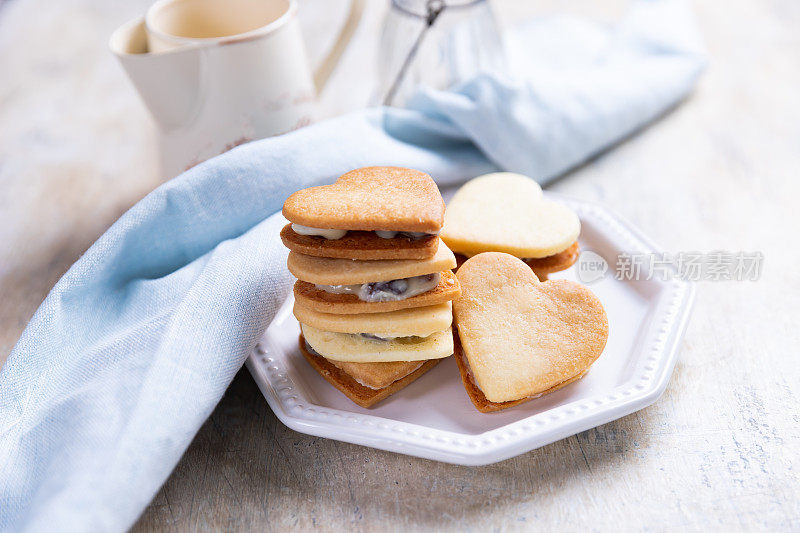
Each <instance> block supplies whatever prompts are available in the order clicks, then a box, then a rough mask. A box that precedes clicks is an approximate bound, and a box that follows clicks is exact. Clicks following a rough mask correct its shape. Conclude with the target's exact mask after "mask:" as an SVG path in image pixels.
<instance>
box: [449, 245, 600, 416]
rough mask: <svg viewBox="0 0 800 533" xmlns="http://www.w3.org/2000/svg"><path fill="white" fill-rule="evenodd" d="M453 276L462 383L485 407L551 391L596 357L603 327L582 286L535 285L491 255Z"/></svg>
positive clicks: (518, 268) (504, 257)
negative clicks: (455, 278)
mask: <svg viewBox="0 0 800 533" xmlns="http://www.w3.org/2000/svg"><path fill="white" fill-rule="evenodd" d="M457 275H458V280H459V282H460V283H461V296H460V297H459V298H457V299H456V300H455V301H454V302H453V313H454V318H455V324H456V327H457V328H458V336H459V339H460V341H461V342H460V344H461V347H462V349H463V353H464V356H465V358H466V361H467V362H468V363H469V367H468V373H469V374H471V376H468V377H469V378H471V379H472V380H473V381H474V384H475V385H477V387H478V389H480V391H481V392H482V393H483V395H484V396H485V399H486V400H488V402H492V403H494V404H497V403H502V402H514V401H515V400H520V399H523V398H532V397H536V396H537V395H541V394H542V393H546V392H550V391H551V390H555V389H556V388H558V387H559V386H560V385H562V384H564V383H566V382H568V381H570V380H574V379H575V378H578V377H580V376H581V375H582V374H583V373H584V372H586V370H587V369H588V368H589V366H590V365H591V364H592V363H594V361H595V360H596V359H597V358H598V357H599V356H600V354H601V353H602V351H603V348H604V347H605V345H606V340H607V339H608V319H607V318H606V313H605V310H604V309H603V306H602V304H601V303H600V300H598V299H597V297H596V296H595V295H594V294H592V292H591V291H590V290H589V289H587V288H586V287H584V286H583V285H580V284H578V283H574V282H572V281H567V280H551V281H545V282H540V281H539V280H538V278H537V277H536V275H535V274H534V273H533V271H532V270H531V269H530V268H528V267H527V266H526V265H525V263H523V262H522V261H520V260H519V259H517V258H515V257H513V256H510V255H508V254H503V253H496V252H489V253H484V254H479V255H476V256H475V257H473V258H471V259H469V260H468V261H467V262H466V263H464V264H463V265H462V266H461V268H460V269H459V270H458V274H457ZM462 377H464V376H463V375H462ZM466 381H467V380H466V379H465V385H468V384H467V383H466ZM468 390H469V387H468ZM472 399H473V402H474V403H475V404H476V406H478V407H479V408H480V405H479V402H478V401H476V398H475V397H472ZM517 403H518V402H517ZM481 410H484V409H481ZM485 410H497V409H496V408H495V409H485Z"/></svg>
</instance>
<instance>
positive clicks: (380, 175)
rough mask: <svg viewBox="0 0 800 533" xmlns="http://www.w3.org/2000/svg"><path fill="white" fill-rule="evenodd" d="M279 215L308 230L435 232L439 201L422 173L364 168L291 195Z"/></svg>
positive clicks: (441, 204) (441, 202) (441, 217)
mask: <svg viewBox="0 0 800 533" xmlns="http://www.w3.org/2000/svg"><path fill="white" fill-rule="evenodd" d="M283 216H284V217H286V218H287V219H289V221H291V222H293V223H295V224H300V225H302V226H309V227H312V228H326V229H327V228H331V229H345V230H362V231H375V230H387V231H410V232H419V233H439V230H441V229H442V224H443V222H444V200H442V195H441V194H440V193H439V188H438V187H437V186H436V183H434V181H433V179H431V177H430V176H429V175H427V174H425V173H424V172H420V171H418V170H412V169H410V168H401V167H366V168H359V169H356V170H353V171H350V172H348V173H347V174H344V175H342V176H340V177H339V179H337V180H336V183H333V184H331V185H322V186H320V187H311V188H309V189H303V190H301V191H297V192H296V193H294V194H292V195H291V196H289V198H288V199H287V200H286V202H285V203H284V204H283Z"/></svg>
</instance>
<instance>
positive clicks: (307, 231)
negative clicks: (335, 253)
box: [292, 224, 438, 241]
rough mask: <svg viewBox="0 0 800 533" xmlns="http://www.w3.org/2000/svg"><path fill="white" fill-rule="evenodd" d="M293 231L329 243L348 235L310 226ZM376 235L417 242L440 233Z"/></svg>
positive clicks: (390, 233) (407, 232)
mask: <svg viewBox="0 0 800 533" xmlns="http://www.w3.org/2000/svg"><path fill="white" fill-rule="evenodd" d="M292 230H294V232H295V233H299V234H300V235H311V236H312V237H324V238H325V239H328V240H329V241H335V240H337V239H341V238H342V237H344V236H345V235H347V231H348V230H346V229H324V228H310V227H308V226H301V225H300V224H292ZM373 233H375V235H377V236H378V237H380V238H381V239H394V238H395V237H397V236H398V235H400V236H401V237H408V238H409V239H411V240H412V241H417V240H419V239H424V238H425V237H432V236H434V235H438V233H420V232H416V231H384V230H377V231H374V232H373Z"/></svg>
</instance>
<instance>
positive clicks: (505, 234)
mask: <svg viewBox="0 0 800 533" xmlns="http://www.w3.org/2000/svg"><path fill="white" fill-rule="evenodd" d="M580 231H581V224H580V221H579V220H578V216H577V215H576V214H575V213H574V212H573V211H572V210H571V209H569V208H568V207H567V206H565V205H562V204H560V203H557V202H552V201H550V200H545V199H543V198H542V189H541V187H539V185H538V184H537V183H536V182H535V181H533V180H532V179H530V178H527V177H525V176H522V175H520V174H513V173H511V172H497V173H495V174H487V175H485V176H480V177H478V178H475V179H473V180H471V181H469V182H467V183H466V184H465V185H464V186H463V187H461V189H459V190H458V192H457V193H456V194H455V196H454V197H453V199H452V200H450V203H449V204H448V205H447V212H446V213H445V221H444V228H443V229H442V233H441V235H440V237H441V238H442V240H444V242H446V243H447V246H449V247H450V249H451V250H453V251H454V252H456V253H460V254H463V255H466V256H471V255H476V254H479V253H481V252H505V253H508V254H511V255H513V256H515V257H520V258H528V257H547V256H549V255H553V254H556V253H558V252H561V251H563V250H565V249H567V248H569V247H570V246H571V245H572V244H573V243H574V242H575V241H576V240H577V239H578V234H579V233H580Z"/></svg>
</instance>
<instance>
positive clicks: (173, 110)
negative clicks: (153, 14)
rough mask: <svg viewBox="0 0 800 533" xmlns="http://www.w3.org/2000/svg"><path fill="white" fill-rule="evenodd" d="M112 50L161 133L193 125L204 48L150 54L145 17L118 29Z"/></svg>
mask: <svg viewBox="0 0 800 533" xmlns="http://www.w3.org/2000/svg"><path fill="white" fill-rule="evenodd" d="M109 47H110V48H111V51H112V52H114V54H115V55H116V56H117V58H119V61H120V63H121V64H122V67H123V68H124V69H125V72H126V73H127V75H128V77H129V78H130V80H131V82H133V85H134V87H136V90H137V91H138V93H139V96H140V97H141V98H142V100H143V101H144V103H145V105H146V106H147V109H148V110H149V111H150V114H151V115H152V116H153V118H154V119H155V121H156V122H157V123H158V125H159V126H160V127H161V129H162V130H165V131H169V130H172V129H175V128H178V127H182V126H186V125H188V124H190V123H191V122H192V119H193V116H194V115H195V114H196V113H197V107H198V101H199V97H200V90H201V87H202V84H201V81H202V80H201V76H202V68H203V66H202V61H203V59H202V55H203V54H202V50H201V49H198V48H188V49H181V50H174V51H170V52H166V53H158V54H156V53H151V52H150V51H149V50H148V45H147V30H146V28H145V23H144V17H140V18H138V19H134V20H132V21H129V22H127V23H126V24H123V25H122V26H120V27H119V28H117V30H116V31H115V32H114V33H113V34H112V35H111V39H110V40H109Z"/></svg>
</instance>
